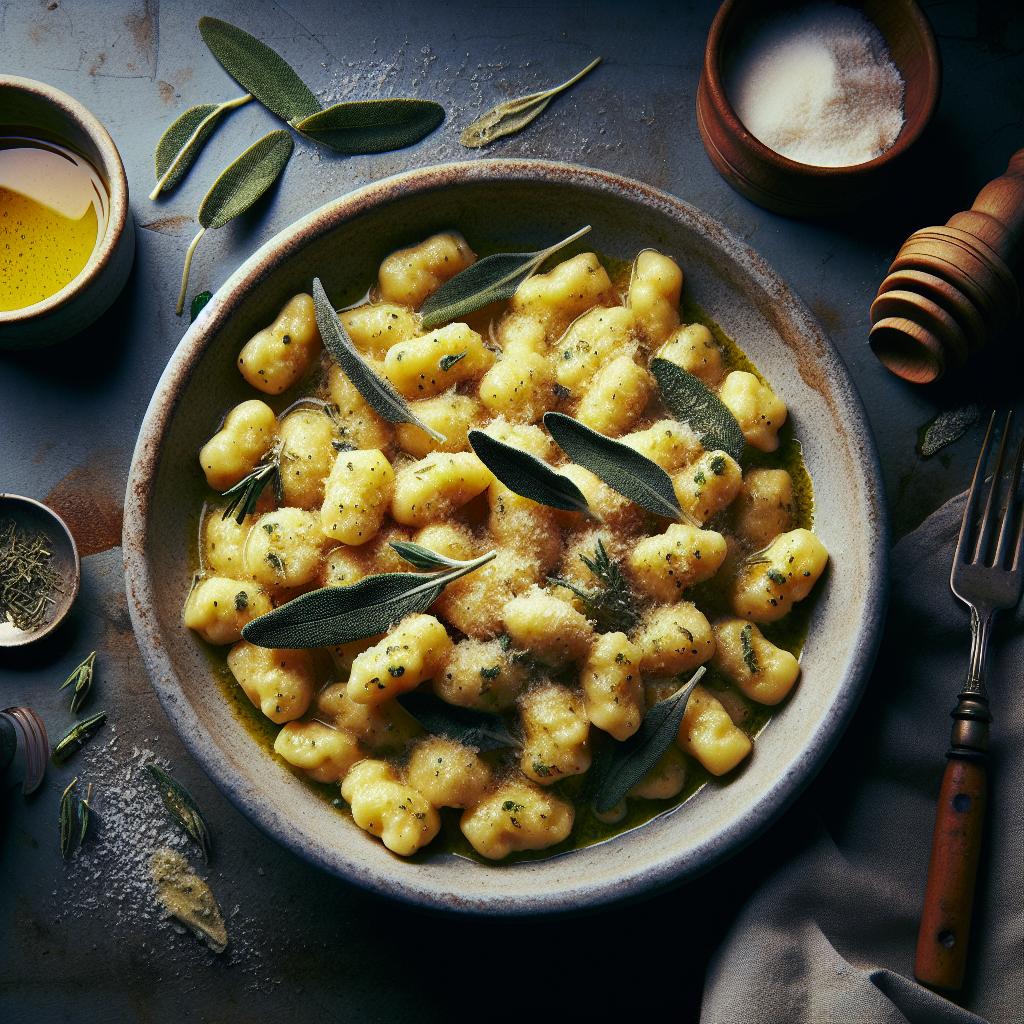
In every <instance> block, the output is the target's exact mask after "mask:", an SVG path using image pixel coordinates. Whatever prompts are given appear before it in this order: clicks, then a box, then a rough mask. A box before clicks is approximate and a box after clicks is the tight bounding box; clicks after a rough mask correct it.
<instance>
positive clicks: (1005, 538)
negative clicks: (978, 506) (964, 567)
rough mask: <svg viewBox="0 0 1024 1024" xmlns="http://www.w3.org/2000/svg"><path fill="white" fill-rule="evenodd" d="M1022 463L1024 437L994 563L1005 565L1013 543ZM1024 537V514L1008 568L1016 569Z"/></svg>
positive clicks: (1012, 477) (1008, 494) (1019, 522)
mask: <svg viewBox="0 0 1024 1024" xmlns="http://www.w3.org/2000/svg"><path fill="white" fill-rule="evenodd" d="M1022 463H1024V438H1021V441H1020V444H1018V445H1017V455H1016V457H1015V458H1014V460H1013V469H1012V471H1011V473H1010V488H1009V490H1008V491H1007V494H1006V511H1005V512H1004V513H1003V524H1002V526H1000V527H999V542H998V544H997V545H996V557H995V561H994V562H993V563H992V564H993V565H1004V564H1005V563H1006V554H1007V551H1008V550H1009V548H1010V545H1011V544H1012V543H1013V539H1012V537H1011V527H1012V524H1013V519H1014V513H1015V512H1016V511H1017V506H1018V505H1019V504H1020V503H1019V501H1018V500H1017V489H1018V488H1019V486H1020V473H1021V464H1022ZM1022 537H1024V514H1022V515H1021V516H1020V517H1019V520H1018V523H1017V530H1016V539H1017V544H1016V548H1017V550H1016V553H1015V556H1014V558H1013V561H1012V562H1011V563H1010V564H1009V565H1008V566H1006V567H1007V568H1011V569H1015V568H1016V567H1017V561H1018V559H1019V556H1020V546H1021V538H1022Z"/></svg>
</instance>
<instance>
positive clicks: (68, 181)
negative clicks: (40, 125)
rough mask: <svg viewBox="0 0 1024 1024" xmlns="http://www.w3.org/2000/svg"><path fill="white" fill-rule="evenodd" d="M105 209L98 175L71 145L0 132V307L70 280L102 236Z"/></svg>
mask: <svg viewBox="0 0 1024 1024" xmlns="http://www.w3.org/2000/svg"><path fill="white" fill-rule="evenodd" d="M109 208H110V202H109V196H108V194H107V190H106V187H105V186H104V184H103V181H102V180H101V178H100V176H99V174H97V172H96V170H95V168H94V167H93V166H92V164H90V163H89V162H88V161H87V160H85V159H84V158H83V157H81V156H79V155H78V154H77V153H75V152H74V151H73V150H70V149H68V148H67V147H66V146H62V145H59V144H58V143H55V142H46V141H43V140H41V139H31V138H25V137H20V136H14V135H6V136H5V135H3V134H0V312H5V311H8V310H15V309H24V308H26V307H28V306H34V305H35V304H36V303H38V302H42V301H43V300H44V299H48V298H49V297H50V296H51V295H55V294H56V293H57V292H59V291H61V290H62V289H63V288H65V287H67V286H68V285H69V284H71V282H72V281H74V280H75V278H77V277H78V276H79V274H81V273H82V271H83V270H84V269H85V267H86V266H87V264H88V263H89V259H90V257H91V256H92V254H93V252H95V250H96V246H97V244H98V242H99V240H100V239H101V238H102V237H103V234H104V232H105V230H106V227H107V218H108V216H109Z"/></svg>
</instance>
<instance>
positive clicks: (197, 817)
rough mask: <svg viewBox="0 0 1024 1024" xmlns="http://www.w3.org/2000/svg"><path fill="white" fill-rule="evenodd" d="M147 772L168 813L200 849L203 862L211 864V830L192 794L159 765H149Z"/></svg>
mask: <svg viewBox="0 0 1024 1024" xmlns="http://www.w3.org/2000/svg"><path fill="white" fill-rule="evenodd" d="M146 771H148V772H149V774H150V776H152V778H153V781H154V782H155V783H156V786H157V792H158V793H159V794H160V799H161V800H162V801H163V804H164V807H166V808H167V813H168V814H169V815H170V816H171V817H172V818H173V819H174V820H175V821H176V822H177V823H178V824H179V825H180V826H181V827H182V829H183V830H184V832H185V835H187V836H188V837H189V839H191V840H192V842H193V843H195V844H196V846H198V847H199V850H200V852H201V853H202V855H203V860H204V861H205V862H206V863H207V864H209V862H210V849H211V844H210V830H209V829H208V828H207V827H206V822H205V821H204V820H203V815H202V812H201V811H200V810H199V805H198V804H197V803H196V802H195V800H194V799H193V798H192V794H191V793H190V792H189V791H188V790H187V789H186V788H185V787H184V786H183V785H182V784H181V783H180V782H179V781H178V780H177V779H176V778H175V777H174V776H173V775H171V773H170V772H168V771H166V770H165V769H163V768H161V767H160V765H158V764H147V765H146Z"/></svg>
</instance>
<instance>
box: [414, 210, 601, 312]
mask: <svg viewBox="0 0 1024 1024" xmlns="http://www.w3.org/2000/svg"><path fill="white" fill-rule="evenodd" d="M588 231H590V225H589V224H587V225H586V226H585V227H582V228H580V229H579V231H574V232H573V233H572V234H571V235H569V236H568V237H567V238H563V239H562V240H561V241H560V242H555V244H554V245H549V246H548V247H547V248H546V249H538V250H537V251H536V252H498V253H494V255H493V256H485V257H484V258H483V259H482V260H477V261H476V263H473V264H471V265H470V266H468V267H466V269H465V270H463V271H461V272H460V273H458V274H456V275H455V276H454V277H452V278H450V279H449V280H448V281H446V282H445V283H444V284H443V285H441V287H440V288H438V289H437V291H436V292H434V294H433V295H431V296H430V297H429V298H428V299H427V300H426V302H424V303H423V305H422V306H421V307H420V317H421V319H422V321H423V326H424V327H426V328H427V329H431V328H434V327H439V326H440V325H441V324H448V323H451V322H452V321H453V320H459V319H461V318H462V317H464V316H465V315H466V314H467V313H472V312H473V311H474V310H477V309H482V308H483V307H484V306H488V305H490V304H491V303H492V302H502V301H504V300H505V299H508V298H511V296H512V294H513V293H514V292H515V290H516V289H517V288H518V287H519V286H520V285H521V284H522V283H523V282H524V281H525V280H526V279H527V278H528V277H531V276H532V275H533V274H535V273H536V272H537V270H538V269H540V266H541V264H543V263H544V261H545V260H546V259H548V257H549V256H553V255H554V254H555V253H556V252H558V251H560V250H561V249H564V248H565V247H566V246H568V245H572V243H573V242H575V241H576V240H577V239H579V238H582V237H583V236H584V235H585V234H586V233H587V232H588Z"/></svg>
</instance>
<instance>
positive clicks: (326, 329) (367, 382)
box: [313, 277, 447, 444]
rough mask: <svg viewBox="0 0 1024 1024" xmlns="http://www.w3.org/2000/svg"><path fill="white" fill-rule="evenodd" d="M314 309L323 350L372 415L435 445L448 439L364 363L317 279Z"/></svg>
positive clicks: (314, 290) (316, 278) (314, 282)
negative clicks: (416, 430)
mask: <svg viewBox="0 0 1024 1024" xmlns="http://www.w3.org/2000/svg"><path fill="white" fill-rule="evenodd" d="M313 308H314V310H315V312H316V324H317V327H318V328H319V329H320V338H321V340H322V341H323V343H324V348H326V349H327V351H328V352H329V353H330V355H331V358H332V359H333V360H334V361H335V362H336V363H337V364H338V366H340V367H341V369H342V370H343V371H344V373H345V376H346V377H348V379H349V380H350V381H351V382H352V384H353V386H354V387H355V389H356V390H357V391H358V392H359V394H360V395H362V397H363V398H364V399H365V400H366V401H367V402H368V403H369V404H370V405H371V406H372V407H373V410H374V412H376V413H377V415H378V416H382V417H383V418H384V419H386V420H387V421H388V422H389V423H409V424H411V425H412V426H414V427H419V428H420V430H422V431H423V432H424V433H425V434H426V435H427V436H428V437H432V438H433V439H434V440H435V441H437V443H438V444H444V443H445V441H446V440H447V438H446V437H445V436H444V434H441V433H438V431H436V430H434V428H433V427H431V426H429V425H428V424H426V423H424V422H423V421H422V420H421V419H420V418H419V417H418V416H416V415H415V414H414V413H413V411H412V409H410V408H409V403H408V402H407V401H406V400H405V399H404V398H403V397H402V396H401V395H400V394H399V393H398V392H397V391H396V390H395V389H394V388H393V387H392V386H391V384H390V383H389V382H388V381H386V380H384V379H383V378H382V377H379V376H378V375H377V374H376V373H374V372H373V370H372V369H370V367H369V366H368V365H367V364H366V361H365V360H364V359H363V357H362V356H361V355H360V354H359V350H358V349H357V348H356V347H355V345H354V344H352V339H351V338H350V337H349V336H348V331H346V330H345V326H344V324H342V322H341V320H340V319H339V317H338V314H337V313H336V312H335V310H334V306H333V305H332V304H331V302H330V300H329V299H328V298H327V293H326V292H325V291H324V286H323V285H322V284H321V283H320V278H319V277H315V278H313Z"/></svg>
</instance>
